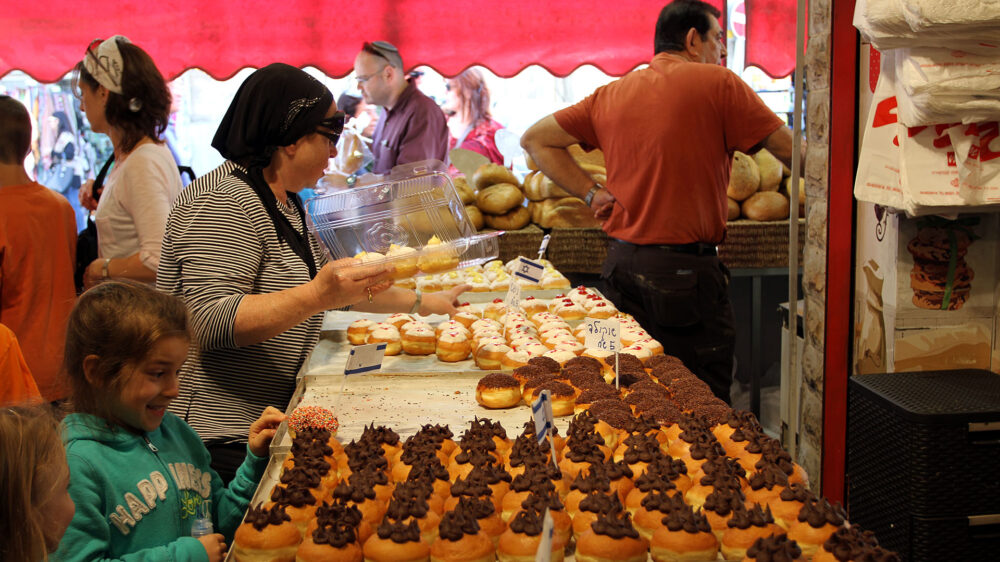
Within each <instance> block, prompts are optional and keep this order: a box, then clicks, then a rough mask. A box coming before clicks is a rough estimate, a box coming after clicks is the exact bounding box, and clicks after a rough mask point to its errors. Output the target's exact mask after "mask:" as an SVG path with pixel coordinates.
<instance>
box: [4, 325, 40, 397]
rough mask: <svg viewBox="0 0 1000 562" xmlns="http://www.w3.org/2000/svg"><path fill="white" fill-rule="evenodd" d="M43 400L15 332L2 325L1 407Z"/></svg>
mask: <svg viewBox="0 0 1000 562" xmlns="http://www.w3.org/2000/svg"><path fill="white" fill-rule="evenodd" d="M41 398H42V397H41V395H40V394H39V392H38V387H37V386H35V379H33V378H32V377H31V371H30V370H28V364H27V363H25V362H24V356H23V355H21V348H20V347H18V345H17V338H16V337H15V336H14V332H11V331H10V328H8V327H7V326H4V325H3V324H0V406H2V405H5V404H23V403H25V402H39V401H41Z"/></svg>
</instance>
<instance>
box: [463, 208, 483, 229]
mask: <svg viewBox="0 0 1000 562" xmlns="http://www.w3.org/2000/svg"><path fill="white" fill-rule="evenodd" d="M465 214H467V215H469V222H471V223H472V226H474V227H475V228H476V230H482V229H483V225H484V224H486V223H484V222H483V212H482V211H480V210H479V207H477V206H475V205H466V206H465Z"/></svg>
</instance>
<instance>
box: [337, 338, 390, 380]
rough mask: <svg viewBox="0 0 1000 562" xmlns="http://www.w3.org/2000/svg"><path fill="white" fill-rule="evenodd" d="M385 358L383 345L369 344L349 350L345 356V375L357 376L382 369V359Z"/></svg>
mask: <svg viewBox="0 0 1000 562" xmlns="http://www.w3.org/2000/svg"><path fill="white" fill-rule="evenodd" d="M384 356H385V343H370V344H368V345H359V346H356V347H352V348H351V352H350V353H349V354H348V355H347V365H345V366H344V374H345V375H357V374H360V373H368V372H371V371H377V370H379V369H381V368H382V357H384Z"/></svg>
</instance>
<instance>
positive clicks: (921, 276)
mask: <svg viewBox="0 0 1000 562" xmlns="http://www.w3.org/2000/svg"><path fill="white" fill-rule="evenodd" d="M996 222H997V221H996V217H995V216H992V215H987V214H969V215H959V216H957V217H955V218H944V217H940V216H926V217H919V218H914V219H902V220H900V222H899V228H900V232H899V244H900V246H901V247H900V248H899V253H898V256H897V257H898V260H899V261H898V270H897V271H898V280H899V285H900V286H899V290H900V293H901V294H900V298H899V301H898V302H897V304H898V306H899V309H898V311H899V312H904V311H906V310H907V309H910V310H913V311H914V313H916V312H917V311H926V313H932V312H933V313H939V312H957V311H964V314H963V315H966V314H967V315H969V316H991V315H993V313H994V311H995V310H996V303H995V302H994V301H995V291H994V289H995V284H996V280H997V271H996V268H997V260H996V252H997V228H996ZM904 244H905V246H904ZM904 248H905V250H904ZM907 281H908V285H909V287H908V288H909V291H908V293H909V294H907V295H906V297H904V294H905V292H906V289H905V288H904V284H905V283H906V282H907ZM911 305H912V307H913V308H912V309H911V308H910V306H911Z"/></svg>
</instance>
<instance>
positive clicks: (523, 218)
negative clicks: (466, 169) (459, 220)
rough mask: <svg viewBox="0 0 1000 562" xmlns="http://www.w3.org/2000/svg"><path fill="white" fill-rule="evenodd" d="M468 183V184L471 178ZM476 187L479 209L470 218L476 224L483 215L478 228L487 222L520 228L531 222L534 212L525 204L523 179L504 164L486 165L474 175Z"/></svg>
mask: <svg viewBox="0 0 1000 562" xmlns="http://www.w3.org/2000/svg"><path fill="white" fill-rule="evenodd" d="M456 179H457V178H456ZM464 183H466V184H467V183H468V179H467V178H466V179H465V182H464ZM472 187H473V188H475V190H476V192H475V195H476V198H475V207H476V210H475V211H471V212H470V216H469V218H471V219H472V220H473V224H474V225H475V224H476V218H475V215H477V214H478V215H481V216H482V223H481V224H479V225H477V226H476V227H477V228H481V227H482V225H485V226H487V227H489V228H495V229H497V230H518V229H521V228H524V227H525V226H527V225H528V222H530V220H531V214H530V213H529V212H528V209H527V208H526V207H525V206H524V193H523V192H522V191H521V182H520V181H519V180H518V179H517V176H515V175H514V173H513V172H511V171H510V170H508V169H507V168H505V167H503V166H501V165H500V164H494V163H489V164H483V165H482V166H480V167H478V168H476V172H475V173H474V174H473V176H472ZM466 210H467V211H468V210H469V209H468V207H466Z"/></svg>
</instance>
